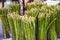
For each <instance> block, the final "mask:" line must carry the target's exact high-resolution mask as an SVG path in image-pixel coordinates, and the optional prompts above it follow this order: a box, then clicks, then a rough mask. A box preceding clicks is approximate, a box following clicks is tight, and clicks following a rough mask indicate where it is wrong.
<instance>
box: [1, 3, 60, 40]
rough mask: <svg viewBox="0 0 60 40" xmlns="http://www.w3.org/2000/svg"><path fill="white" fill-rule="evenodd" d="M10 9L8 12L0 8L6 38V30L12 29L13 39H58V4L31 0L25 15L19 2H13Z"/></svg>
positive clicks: (59, 11) (59, 35) (59, 23)
mask: <svg viewBox="0 0 60 40" xmlns="http://www.w3.org/2000/svg"><path fill="white" fill-rule="evenodd" d="M9 10H10V12H9V14H8V10H7V9H6V8H1V9H0V17H1V20H2V25H3V30H4V38H6V30H11V34H12V40H57V38H58V37H60V29H59V28H60V7H59V6H58V5H50V6H48V5H47V4H44V3H37V2H31V3H28V5H27V10H26V15H23V16H21V15H20V5H19V4H18V3H13V4H11V5H10V9H9ZM3 13H4V14H3ZM8 27H10V28H8Z"/></svg>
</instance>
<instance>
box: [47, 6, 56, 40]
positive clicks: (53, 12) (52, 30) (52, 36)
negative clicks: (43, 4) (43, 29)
mask: <svg viewBox="0 0 60 40" xmlns="http://www.w3.org/2000/svg"><path fill="white" fill-rule="evenodd" d="M48 13H50V14H51V15H50V22H53V20H55V21H56V19H57V18H56V15H57V12H56V6H50V7H49V12H48ZM55 21H54V22H53V23H52V24H51V25H50V28H49V30H48V34H49V38H48V40H57V34H56V31H55Z"/></svg>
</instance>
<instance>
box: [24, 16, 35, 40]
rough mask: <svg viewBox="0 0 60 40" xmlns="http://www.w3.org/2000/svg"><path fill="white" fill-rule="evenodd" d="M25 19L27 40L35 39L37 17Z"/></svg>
mask: <svg viewBox="0 0 60 40" xmlns="http://www.w3.org/2000/svg"><path fill="white" fill-rule="evenodd" d="M23 19H24V20H23V22H24V32H25V38H26V40H35V19H34V18H33V17H29V18H28V17H26V18H25V17H24V18H23Z"/></svg>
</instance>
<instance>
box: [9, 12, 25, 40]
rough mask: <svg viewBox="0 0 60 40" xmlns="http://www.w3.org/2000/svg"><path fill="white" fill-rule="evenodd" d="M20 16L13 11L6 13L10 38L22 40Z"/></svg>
mask: <svg viewBox="0 0 60 40" xmlns="http://www.w3.org/2000/svg"><path fill="white" fill-rule="evenodd" d="M21 18H22V17H21V16H20V15H18V14H15V13H11V14H8V20H9V24H10V29H11V33H12V40H24V33H23V26H22V21H21Z"/></svg>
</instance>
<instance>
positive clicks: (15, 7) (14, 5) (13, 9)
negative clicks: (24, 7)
mask: <svg viewBox="0 0 60 40" xmlns="http://www.w3.org/2000/svg"><path fill="white" fill-rule="evenodd" d="M10 12H17V14H20V5H19V4H18V3H12V4H11V5H10Z"/></svg>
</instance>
